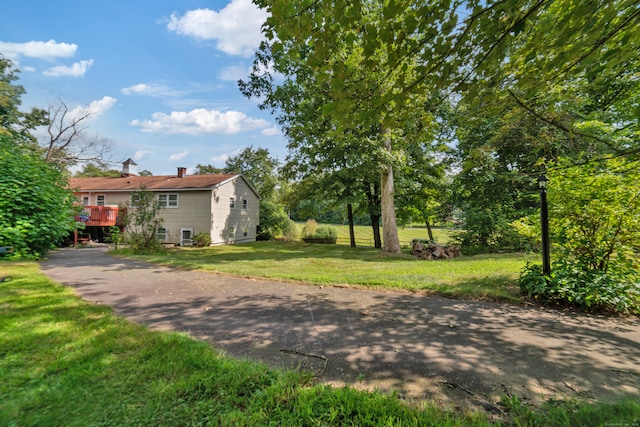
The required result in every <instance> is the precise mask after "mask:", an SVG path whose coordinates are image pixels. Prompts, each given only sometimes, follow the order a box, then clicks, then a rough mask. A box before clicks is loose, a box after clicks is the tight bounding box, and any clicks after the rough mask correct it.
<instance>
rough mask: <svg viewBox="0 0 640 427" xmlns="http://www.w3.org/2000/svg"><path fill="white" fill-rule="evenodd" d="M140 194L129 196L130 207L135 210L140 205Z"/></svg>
mask: <svg viewBox="0 0 640 427" xmlns="http://www.w3.org/2000/svg"><path fill="white" fill-rule="evenodd" d="M140 198H141V197H140V193H132V194H131V207H133V208H135V207H136V206H138V203H140Z"/></svg>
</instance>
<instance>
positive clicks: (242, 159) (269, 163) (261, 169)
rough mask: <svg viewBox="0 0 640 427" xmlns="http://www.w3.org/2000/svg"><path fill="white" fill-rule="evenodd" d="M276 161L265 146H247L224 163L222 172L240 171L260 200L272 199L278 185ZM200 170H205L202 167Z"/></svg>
mask: <svg viewBox="0 0 640 427" xmlns="http://www.w3.org/2000/svg"><path fill="white" fill-rule="evenodd" d="M277 167H278V161H277V160H276V159H274V158H273V157H271V156H270V155H269V150H267V149H265V148H260V147H258V148H255V149H254V148H253V146H250V147H247V148H245V149H244V150H242V151H241V152H240V153H238V154H237V155H235V156H233V157H229V158H228V159H227V161H226V163H225V167H224V169H223V173H241V174H242V175H244V177H245V178H246V179H247V181H249V182H250V183H251V185H253V186H254V187H255V189H256V191H257V192H258V194H259V195H260V198H261V199H262V200H272V199H273V198H274V196H275V189H276V187H277V185H278V174H277ZM201 170H207V169H206V168H205V167H202V168H201Z"/></svg>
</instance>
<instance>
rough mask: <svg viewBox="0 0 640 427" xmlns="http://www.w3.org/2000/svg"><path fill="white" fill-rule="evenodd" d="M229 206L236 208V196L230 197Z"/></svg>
mask: <svg viewBox="0 0 640 427" xmlns="http://www.w3.org/2000/svg"><path fill="white" fill-rule="evenodd" d="M229 207H230V208H231V209H235V208H236V198H235V197H230V198H229Z"/></svg>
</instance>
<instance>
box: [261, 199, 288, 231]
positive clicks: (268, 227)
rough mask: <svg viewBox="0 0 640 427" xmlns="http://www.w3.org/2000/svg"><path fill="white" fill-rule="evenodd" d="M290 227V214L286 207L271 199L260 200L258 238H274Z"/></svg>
mask: <svg viewBox="0 0 640 427" xmlns="http://www.w3.org/2000/svg"><path fill="white" fill-rule="evenodd" d="M288 227H289V216H287V213H286V212H285V211H284V207H283V206H282V205H280V204H279V203H277V202H275V201H271V200H261V201H260V225H258V234H257V236H256V239H257V240H273V239H275V238H276V237H278V236H280V235H282V234H283V233H284V231H285V230H287V229H288Z"/></svg>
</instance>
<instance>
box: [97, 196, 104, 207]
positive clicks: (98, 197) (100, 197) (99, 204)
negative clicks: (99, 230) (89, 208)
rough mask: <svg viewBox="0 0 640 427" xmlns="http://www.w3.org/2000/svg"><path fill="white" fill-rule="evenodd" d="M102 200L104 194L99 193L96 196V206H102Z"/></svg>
mask: <svg viewBox="0 0 640 427" xmlns="http://www.w3.org/2000/svg"><path fill="white" fill-rule="evenodd" d="M104 202H105V195H104V194H99V195H97V196H96V205H97V206H104Z"/></svg>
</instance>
